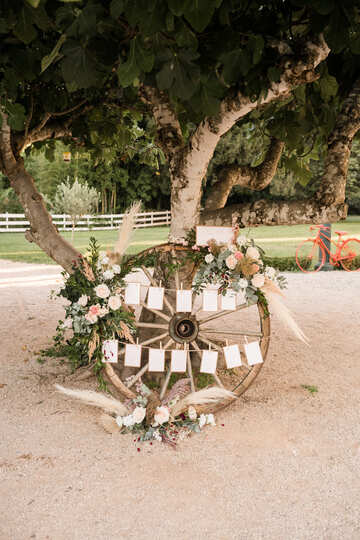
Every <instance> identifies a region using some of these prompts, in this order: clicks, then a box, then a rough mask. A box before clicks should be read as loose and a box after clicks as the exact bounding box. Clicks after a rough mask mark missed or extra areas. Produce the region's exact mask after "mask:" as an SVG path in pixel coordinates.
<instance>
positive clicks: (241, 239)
mask: <svg viewBox="0 0 360 540" xmlns="http://www.w3.org/2000/svg"><path fill="white" fill-rule="evenodd" d="M246 242H247V238H246V236H244V235H240V236H238V237H237V240H236V243H237V245H238V246H239V247H241V246H244V245H245V244H246Z"/></svg>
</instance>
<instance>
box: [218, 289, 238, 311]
mask: <svg viewBox="0 0 360 540" xmlns="http://www.w3.org/2000/svg"><path fill="white" fill-rule="evenodd" d="M221 309H227V310H234V309H236V292H235V291H233V290H232V289H227V291H226V293H225V295H224V296H223V295H221Z"/></svg>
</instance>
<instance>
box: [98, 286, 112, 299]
mask: <svg viewBox="0 0 360 540" xmlns="http://www.w3.org/2000/svg"><path fill="white" fill-rule="evenodd" d="M95 294H96V296H98V297H99V298H107V297H108V296H109V295H110V290H109V287H108V286H107V285H105V283H101V284H100V285H98V286H97V287H95Z"/></svg>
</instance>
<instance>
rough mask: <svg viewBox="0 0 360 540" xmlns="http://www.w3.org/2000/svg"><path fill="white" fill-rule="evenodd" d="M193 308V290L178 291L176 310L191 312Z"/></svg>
mask: <svg viewBox="0 0 360 540" xmlns="http://www.w3.org/2000/svg"><path fill="white" fill-rule="evenodd" d="M191 310H192V290H191V289H190V290H185V289H184V290H183V289H180V290H178V291H176V311H178V312H179V311H180V312H184V311H186V312H189V311H191Z"/></svg>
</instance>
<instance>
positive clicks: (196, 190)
mask: <svg viewBox="0 0 360 540" xmlns="http://www.w3.org/2000/svg"><path fill="white" fill-rule="evenodd" d="M328 54H329V48H328V46H327V45H326V43H325V41H324V39H323V37H322V36H320V37H318V38H317V39H316V40H314V41H312V42H307V43H306V44H305V46H304V54H303V57H302V60H299V59H297V58H294V57H293V56H291V57H284V59H283V62H282V63H281V66H280V69H281V71H282V74H281V76H280V82H278V83H275V82H274V83H272V84H271V85H270V87H269V89H268V92H267V94H266V96H264V97H262V98H261V99H259V100H258V101H257V102H253V101H251V99H250V98H249V97H247V96H244V95H242V94H241V93H240V92H238V93H236V94H235V95H231V96H228V97H227V98H225V99H224V100H223V102H222V103H221V106H220V112H219V114H218V115H217V116H216V117H214V118H206V119H205V120H204V121H203V122H201V124H200V125H199V126H198V128H197V129H196V131H195V132H194V134H193V135H192V137H191V138H190V140H189V143H188V144H187V146H186V147H179V148H177V150H176V152H175V153H174V154H173V156H172V158H171V160H170V176H171V211H172V221H171V229H170V237H169V238H170V240H171V241H174V240H176V239H178V238H181V237H183V236H184V235H185V234H186V232H187V231H188V230H189V229H191V228H192V227H194V226H195V225H196V223H198V221H199V215H200V199H201V191H202V181H203V179H204V177H205V175H206V171H207V168H208V165H209V161H210V159H211V157H212V155H213V153H214V150H215V148H216V145H217V143H218V142H219V139H220V137H221V136H222V135H224V134H225V133H226V132H227V131H229V129H231V127H232V126H233V125H234V124H235V123H236V122H237V121H238V120H239V119H240V118H242V117H244V116H245V115H247V114H248V113H249V112H250V111H252V110H253V109H255V108H257V107H259V106H263V105H266V104H268V103H271V102H273V101H275V100H278V99H281V98H283V97H285V96H287V95H288V94H289V93H290V92H291V91H292V90H293V89H294V88H296V87H297V86H299V85H301V84H306V83H310V82H312V81H314V80H316V79H317V78H318V75H317V74H316V73H315V68H316V66H317V65H318V64H319V63H320V62H321V61H322V60H324V59H325V58H326V57H327V55H328ZM174 127H175V126H174Z"/></svg>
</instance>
